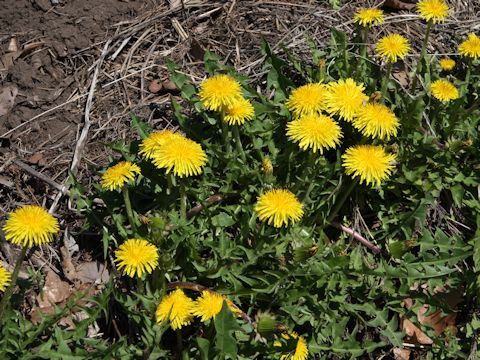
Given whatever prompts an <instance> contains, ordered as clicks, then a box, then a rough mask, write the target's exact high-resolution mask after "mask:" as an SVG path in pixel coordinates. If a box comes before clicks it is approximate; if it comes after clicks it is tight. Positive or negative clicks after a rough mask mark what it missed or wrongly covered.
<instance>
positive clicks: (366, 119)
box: [352, 103, 400, 140]
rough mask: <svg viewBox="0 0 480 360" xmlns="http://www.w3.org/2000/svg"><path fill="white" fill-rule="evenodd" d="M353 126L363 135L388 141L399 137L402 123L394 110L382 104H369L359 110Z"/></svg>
mask: <svg viewBox="0 0 480 360" xmlns="http://www.w3.org/2000/svg"><path fill="white" fill-rule="evenodd" d="M352 124H353V126H354V127H355V128H356V129H358V130H359V131H360V132H361V133H362V134H363V135H365V136H370V137H372V138H374V139H375V138H378V139H381V140H383V139H387V140H389V139H390V137H391V136H397V132H398V128H399V127H400V122H399V121H398V118H397V117H396V116H395V114H394V113H393V111H392V110H390V109H389V108H388V107H386V106H385V105H384V104H380V103H368V104H366V105H365V106H362V107H361V108H360V110H358V113H357V116H356V117H355V118H354V119H353V120H352Z"/></svg>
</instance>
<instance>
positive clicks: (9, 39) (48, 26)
mask: <svg viewBox="0 0 480 360" xmlns="http://www.w3.org/2000/svg"><path fill="white" fill-rule="evenodd" d="M53 3H57V4H56V5H55V6H52V4H53ZM153 5H154V3H153V2H147V1H142V0H137V1H119V0H102V1H95V0H90V1H83V0H63V1H62V0H60V1H50V0H4V1H3V2H2V6H1V7H0V23H1V24H2V26H1V29H2V30H3V32H2V33H0V61H1V62H2V63H3V66H0V85H2V86H7V85H10V86H14V87H16V88H17V89H18V95H17V96H16V98H15V103H14V106H13V108H12V109H11V111H10V112H9V113H8V114H6V115H4V116H0V137H2V136H3V137H8V138H9V141H4V142H2V143H1V144H0V146H1V147H0V151H1V153H0V155H1V154H2V153H3V154H6V153H9V152H12V153H17V154H19V155H20V157H21V158H23V160H24V161H26V162H28V163H30V164H31V165H37V166H39V169H38V170H39V171H41V172H44V171H47V174H49V176H51V177H59V176H61V178H63V177H64V176H65V175H66V174H65V173H64V174H63V175H61V174H59V171H62V172H64V170H65V168H66V166H67V165H68V163H70V161H71V152H72V145H73V144H74V143H75V141H76V137H77V133H78V131H79V126H80V125H79V124H81V123H82V121H83V111H82V110H83V106H82V103H83V102H84V100H85V97H83V98H79V99H78V100H77V101H71V102H70V103H69V104H67V105H64V106H61V108H60V109H59V110H56V111H52V112H50V113H49V114H46V115H44V116H41V117H40V118H38V120H35V121H32V122H31V123H30V124H29V125H28V126H24V127H21V128H19V129H18V131H13V132H11V133H9V132H8V131H9V130H11V129H14V128H15V127H17V126H19V125H20V124H22V123H23V122H25V121H27V120H29V119H32V118H34V117H35V116H38V115H39V114H41V113H43V112H45V111H48V110H50V109H52V108H54V107H56V106H59V105H61V104H63V103H65V102H67V101H68V100H70V99H72V98H73V99H74V98H75V97H78V95H82V93H84V91H83V90H84V89H85V88H86V85H88V84H87V81H88V78H87V75H86V70H85V69H81V71H78V70H79V68H82V67H83V68H85V67H86V66H85V65H86V64H91V63H92V62H93V61H94V59H95V56H96V54H97V51H98V49H97V48H96V46H97V45H96V44H98V43H99V42H100V41H102V40H104V39H105V38H106V37H108V36H110V35H111V33H110V32H111V31H112V30H111V29H112V25H113V24H115V23H117V22H121V21H127V20H131V19H133V18H135V17H137V16H138V15H139V14H140V13H141V12H142V11H145V10H147V9H148V8H149V7H151V6H153ZM12 44H14V45H16V47H17V49H18V50H17V52H16V53H15V52H13V53H12V52H11V49H9V45H10V46H11V45H12ZM12 54H15V55H14V58H13V59H12V56H11V55H12ZM9 59H12V60H11V61H9ZM2 134H3V135H2ZM7 159H8V156H7V158H6V159H5V160H7ZM3 170H4V171H6V172H7V173H4V175H8V176H9V175H11V174H9V173H8V172H10V171H12V169H11V167H7V168H6V169H3ZM9 178H10V179H12V178H11V176H9ZM60 181H61V180H60ZM4 185H5V184H4ZM21 185H23V184H21ZM23 200H24V201H25V200H26V199H23ZM31 201H32V199H30V201H29V202H31Z"/></svg>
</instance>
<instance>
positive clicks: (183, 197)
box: [178, 180, 187, 220]
mask: <svg viewBox="0 0 480 360" xmlns="http://www.w3.org/2000/svg"><path fill="white" fill-rule="evenodd" d="M178 185H179V189H180V216H181V218H182V219H183V220H186V219H187V190H186V188H185V183H184V182H183V180H180V182H179V184H178Z"/></svg>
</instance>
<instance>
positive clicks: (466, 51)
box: [458, 33, 480, 60]
mask: <svg viewBox="0 0 480 360" xmlns="http://www.w3.org/2000/svg"><path fill="white" fill-rule="evenodd" d="M458 52H459V53H460V54H461V55H463V56H466V57H469V58H472V59H475V60H477V59H478V58H479V57H480V38H479V37H478V36H477V35H475V34H474V33H471V34H468V39H467V40H465V41H464V42H462V43H461V44H460V46H459V47H458Z"/></svg>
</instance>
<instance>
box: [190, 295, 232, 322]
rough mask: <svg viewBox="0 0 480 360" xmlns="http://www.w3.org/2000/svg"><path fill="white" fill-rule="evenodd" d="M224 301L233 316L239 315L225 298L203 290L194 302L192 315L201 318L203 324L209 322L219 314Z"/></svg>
mask: <svg viewBox="0 0 480 360" xmlns="http://www.w3.org/2000/svg"><path fill="white" fill-rule="evenodd" d="M224 300H225V301H226V302H227V306H228V308H229V309H230V311H231V312H232V313H233V314H235V315H237V314H239V313H241V311H240V310H238V309H237V308H236V307H235V305H233V303H232V302H231V301H230V300H228V299H227V298H225V296H223V295H220V294H218V293H216V292H213V291H208V290H205V291H202V295H200V297H198V298H197V300H195V304H194V305H193V310H192V314H193V315H195V316H198V317H201V319H200V320H201V321H203V322H205V321H207V320H210V319H212V318H214V317H215V316H217V315H218V314H219V313H220V311H221V310H222V306H223V301H224Z"/></svg>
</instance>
